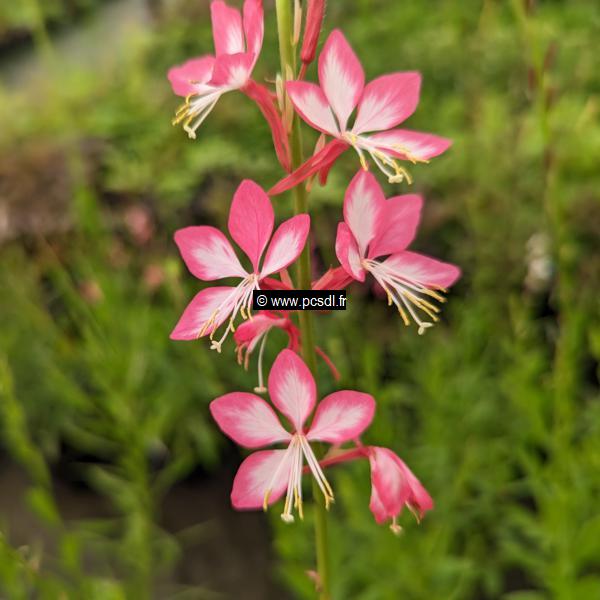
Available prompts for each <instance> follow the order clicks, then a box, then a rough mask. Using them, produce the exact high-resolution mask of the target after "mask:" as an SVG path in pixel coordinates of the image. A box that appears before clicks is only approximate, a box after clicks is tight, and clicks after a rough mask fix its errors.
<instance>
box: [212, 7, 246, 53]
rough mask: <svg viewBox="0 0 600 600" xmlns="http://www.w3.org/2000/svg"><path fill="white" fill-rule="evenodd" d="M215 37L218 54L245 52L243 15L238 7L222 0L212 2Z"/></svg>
mask: <svg viewBox="0 0 600 600" xmlns="http://www.w3.org/2000/svg"><path fill="white" fill-rule="evenodd" d="M210 17H211V20H212V30H213V38H214V40H215V52H216V54H217V56H220V55H223V54H237V53H238V52H244V50H245V48H244V34H243V31H242V15H241V13H240V11H239V10H238V9H237V8H233V7H232V6H228V5H227V4H226V3H225V2H222V0H213V1H212V2H211V3H210Z"/></svg>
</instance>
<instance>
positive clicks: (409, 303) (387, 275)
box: [362, 259, 446, 335]
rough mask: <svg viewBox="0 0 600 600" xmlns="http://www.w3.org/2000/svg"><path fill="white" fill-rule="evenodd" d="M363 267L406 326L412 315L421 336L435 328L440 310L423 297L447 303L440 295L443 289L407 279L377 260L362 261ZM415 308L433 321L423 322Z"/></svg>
mask: <svg viewBox="0 0 600 600" xmlns="http://www.w3.org/2000/svg"><path fill="white" fill-rule="evenodd" d="M362 266H363V268H364V269H366V270H367V271H369V272H370V273H371V274H372V275H373V277H374V278H375V280H376V281H377V283H379V285H380V286H381V287H382V288H383V289H384V290H385V293H386V294H387V300H388V305H389V306H391V305H392V304H394V305H395V306H396V308H397V309H398V312H399V313H400V316H401V317H402V321H403V322H404V324H405V325H406V326H408V325H409V324H410V319H409V318H408V315H410V316H411V317H412V320H413V321H414V322H415V323H416V324H417V325H418V327H419V329H418V332H419V335H423V334H424V333H425V331H426V330H427V329H428V328H430V327H433V325H434V323H438V322H439V320H440V319H439V316H438V315H439V313H440V309H439V308H438V307H437V306H435V305H434V304H432V303H431V302H430V301H429V300H428V299H426V298H424V297H423V296H426V297H427V298H431V299H434V300H437V301H438V302H445V301H446V299H445V298H444V297H443V296H441V295H440V293H439V292H444V291H445V290H444V289H443V288H441V287H438V288H437V289H436V290H433V289H430V288H429V287H426V286H424V285H423V284H421V283H419V282H418V281H416V280H409V279H406V278H405V277H403V276H401V275H398V274H397V273H395V272H394V271H393V270H391V269H390V268H389V267H386V265H385V264H384V263H380V262H377V261H376V260H371V259H365V260H363V261H362ZM415 308H417V309H419V310H420V311H422V312H423V313H425V314H426V315H427V316H428V317H429V319H430V320H431V321H424V320H421V318H420V317H419V315H418V314H417V312H416V311H415ZM407 313H408V314H407Z"/></svg>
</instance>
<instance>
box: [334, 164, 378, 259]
mask: <svg viewBox="0 0 600 600" xmlns="http://www.w3.org/2000/svg"><path fill="white" fill-rule="evenodd" d="M384 206H385V196H384V194H383V190H382V189H381V186H380V185H379V184H378V183H377V179H375V176H374V175H373V174H372V173H370V172H369V171H364V170H362V169H361V170H360V171H358V173H356V175H355V176H354V177H353V179H352V181H351V182H350V185H349V186H348V189H347V190H346V195H345V196H344V221H345V222H346V225H348V227H349V228H350V231H351V232H352V234H353V236H354V238H355V239H356V242H357V243H358V252H359V254H360V255H361V256H365V254H366V249H367V246H368V245H369V243H370V242H371V240H372V239H373V237H374V236H375V232H376V230H377V225H378V222H379V221H380V213H381V211H382V210H383V208H384Z"/></svg>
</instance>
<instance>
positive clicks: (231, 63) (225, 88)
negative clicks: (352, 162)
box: [168, 0, 290, 170]
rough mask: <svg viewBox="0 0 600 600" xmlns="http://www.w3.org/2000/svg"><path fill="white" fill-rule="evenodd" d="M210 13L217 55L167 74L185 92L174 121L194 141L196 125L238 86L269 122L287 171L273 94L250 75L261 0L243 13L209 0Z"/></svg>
mask: <svg viewBox="0 0 600 600" xmlns="http://www.w3.org/2000/svg"><path fill="white" fill-rule="evenodd" d="M210 13H211V19H212V27H213V38H214V43H215V56H212V55H208V54H207V55H204V56H201V57H198V58H192V59H190V60H188V61H186V62H185V63H183V64H181V65H176V66H174V67H172V68H171V69H170V70H169V72H168V78H169V81H170V82H171V87H172V89H173V92H174V93H175V94H177V95H178V96H183V97H184V98H185V102H184V103H183V104H182V105H181V106H180V107H179V109H178V110H177V113H176V115H175V118H174V119H173V124H174V125H178V124H180V123H182V124H183V129H184V130H185V131H186V132H187V134H188V136H189V137H190V138H192V139H195V138H196V131H197V129H198V127H200V125H201V124H202V123H203V122H204V120H205V119H206V117H207V116H208V115H209V114H210V112H211V111H212V109H213V108H214V107H215V105H216V103H217V102H218V100H219V98H220V97H221V96H222V95H223V94H226V93H227V92H231V91H234V90H240V91H242V92H243V93H244V94H246V95H247V96H248V97H249V98H251V99H252V100H254V101H255V102H256V103H257V105H258V107H259V108H260V110H261V112H262V114H263V116H264V117H265V119H266V120H267V122H268V123H269V126H270V127H271V131H272V134H273V142H274V145H275V149H276V151H277V156H278V158H279V160H280V162H281V164H282V166H283V167H284V168H285V169H286V170H289V166H290V153H289V144H288V138H287V135H286V132H285V129H284V126H283V123H282V121H281V117H280V116H279V114H278V112H277V108H276V102H275V98H274V97H273V96H272V94H271V93H270V92H269V91H268V90H267V89H266V88H265V87H264V86H261V85H259V84H257V83H256V82H255V81H253V80H252V79H251V75H252V71H253V70H254V66H255V65H256V61H257V60H258V56H259V54H260V51H261V48H262V43H263V35H264V15H263V6H262V0H245V1H244V8H243V15H242V13H240V11H239V10H238V9H236V8H233V7H231V6H228V5H227V4H226V3H225V2H223V1H222V0H213V1H212V2H211V4H210Z"/></svg>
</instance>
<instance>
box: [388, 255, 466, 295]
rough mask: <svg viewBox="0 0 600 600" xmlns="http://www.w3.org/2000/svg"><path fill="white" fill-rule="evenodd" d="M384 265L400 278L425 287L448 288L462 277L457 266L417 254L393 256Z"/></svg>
mask: <svg viewBox="0 0 600 600" xmlns="http://www.w3.org/2000/svg"><path fill="white" fill-rule="evenodd" d="M382 264H383V265H385V266H386V267H389V268H390V269H393V270H394V272H395V273H396V274H397V275H399V276H400V277H404V278H405V279H407V280H409V281H414V282H416V283H420V284H421V285H424V286H425V287H433V288H436V287H440V288H448V287H450V286H451V285H452V284H453V283H454V282H455V281H456V280H457V279H458V278H459V277H460V269H459V268H458V267H457V266H455V265H452V264H450V263H446V262H442V261H441V260H436V259H435V258H430V257H429V256H425V255H424V254H417V253H416V252H408V251H404V252H399V253H398V254H392V256H390V257H389V258H388V259H386V260H385V261H383V263H382Z"/></svg>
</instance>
